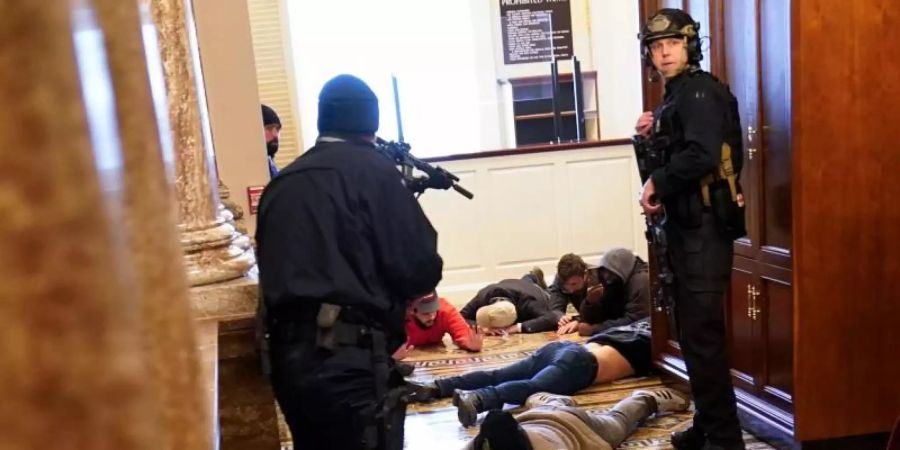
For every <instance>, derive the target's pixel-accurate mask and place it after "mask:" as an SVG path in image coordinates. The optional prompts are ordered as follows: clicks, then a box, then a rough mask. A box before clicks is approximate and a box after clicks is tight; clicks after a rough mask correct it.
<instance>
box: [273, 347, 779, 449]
mask: <svg viewBox="0 0 900 450" xmlns="http://www.w3.org/2000/svg"><path fill="white" fill-rule="evenodd" d="M557 339H568V340H577V339H578V338H577V336H575V335H568V336H563V337H557V335H556V334H555V333H543V334H530V335H513V336H506V337H488V338H486V339H485V348H484V350H482V352H481V353H468V352H465V351H462V350H459V349H457V348H456V347H455V346H454V345H453V344H452V343H450V342H445V344H444V345H440V344H439V345H435V346H431V347H426V348H417V349H415V350H414V352H413V353H412V355H411V356H410V357H409V358H408V359H407V360H406V362H409V363H412V364H414V365H415V366H416V370H415V372H414V373H413V376H412V377H411V378H412V379H415V380H417V381H427V380H431V379H434V378H440V377H445V376H451V375H458V374H462V373H466V372H469V371H473V370H484V369H490V368H495V367H500V366H504V365H507V364H509V363H511V362H514V361H517V360H519V359H522V358H524V357H526V356H528V355H530V354H531V353H533V352H534V350H535V349H537V348H539V347H540V346H541V345H543V344H545V343H547V342H550V341H554V340H557ZM447 341H449V339H448V340H447ZM661 385H662V382H661V381H660V379H659V378H658V377H645V378H630V379H626V380H620V381H617V382H614V383H610V384H605V385H597V386H592V387H590V388H589V389H586V390H584V391H582V392H580V393H579V394H578V395H576V396H575V399H576V401H577V402H578V406H579V407H580V408H583V409H586V410H599V411H602V410H605V409H607V408H609V407H611V406H612V405H613V404H615V403H616V402H618V401H619V400H621V399H622V398H625V397H627V396H628V395H631V391H633V390H635V389H640V388H648V387H655V386H661ZM507 407H508V408H512V406H509V405H508V406H507ZM691 414H692V413H691V412H686V413H680V414H672V415H668V416H663V417H658V418H657V417H652V418H650V419H648V420H647V421H646V422H645V423H643V424H642V425H641V426H640V428H638V430H637V431H636V432H635V433H634V434H632V435H631V436H630V437H629V438H628V440H626V441H625V442H623V443H622V445H620V446H619V447H618V448H620V449H669V448H672V447H671V444H670V443H669V434H670V433H671V432H673V431H678V430H682V429H685V428H687V427H688V426H690V421H691ZM483 417H484V415H482V416H481V417H479V420H481V419H483ZM285 428H286V427H282V429H283V430H284V429H285ZM477 432H478V428H477V427H472V428H469V429H465V428H463V427H462V425H460V424H459V421H458V420H457V418H456V408H454V407H453V405H451V404H450V400H449V399H446V400H442V401H437V402H434V403H430V404H424V405H420V404H415V405H410V406H409V409H408V412H407V418H406V448H407V449H412V450H416V449H428V450H444V449H447V450H451V449H452V450H459V449H461V448H463V447H464V446H465V443H466V442H467V441H468V440H469V439H470V438H471V437H472V436H474V435H475V434H476V433H477ZM283 436H284V435H283ZM744 440H745V442H746V443H747V449H748V450H761V449H771V448H772V447H770V446H768V445H767V444H765V443H763V442H760V441H758V440H757V439H756V438H754V437H753V436H751V435H749V434H746V433H745V434H744ZM283 442H284V444H283V448H284V449H290V448H291V445H290V439H289V438H287V436H284V438H283Z"/></svg>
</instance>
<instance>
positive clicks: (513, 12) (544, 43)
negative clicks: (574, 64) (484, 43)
mask: <svg viewBox="0 0 900 450" xmlns="http://www.w3.org/2000/svg"><path fill="white" fill-rule="evenodd" d="M500 25H501V29H502V30H503V62H504V63H505V64H523V63H534V62H549V61H551V59H552V56H553V55H555V57H556V59H568V58H571V57H572V10H571V8H570V7H569V0H500Z"/></svg>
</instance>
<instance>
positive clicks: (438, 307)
mask: <svg viewBox="0 0 900 450" xmlns="http://www.w3.org/2000/svg"><path fill="white" fill-rule="evenodd" d="M447 333H449V334H450V337H451V338H453V342H454V343H455V344H456V345H457V346H458V347H459V348H461V349H463V350H468V351H470V352H477V351H481V346H482V345H483V344H484V334H482V333H481V332H480V331H479V330H478V328H477V327H473V326H470V325H469V324H468V323H467V322H466V320H465V319H463V317H462V316H461V315H460V314H459V311H457V310H456V307H454V306H453V305H451V304H450V302H448V301H447V300H446V299H444V298H443V297H438V295H437V292H432V293H431V294H428V295H425V296H423V297H419V298H417V299H415V300H413V301H412V302H410V305H409V307H408V308H407V311H406V344H405V345H401V346H400V348H399V349H397V351H396V352H395V353H394V359H395V360H397V361H400V360H403V359H404V358H406V357H407V356H408V355H409V352H410V351H412V350H413V349H414V348H415V347H419V346H422V345H428V344H437V343H439V342H441V341H442V340H443V338H444V334H447Z"/></svg>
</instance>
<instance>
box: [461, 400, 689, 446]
mask: <svg viewBox="0 0 900 450" xmlns="http://www.w3.org/2000/svg"><path fill="white" fill-rule="evenodd" d="M690 404H691V401H690V399H688V398H687V397H686V396H685V395H684V394H682V393H680V392H678V391H676V390H674V389H669V388H658V389H652V390H639V391H634V392H633V393H632V394H631V396H629V397H626V398H624V399H622V400H621V401H620V402H619V403H616V404H615V405H614V406H613V407H612V408H611V409H610V410H608V411H605V412H594V411H583V410H580V409H578V408H576V407H575V405H576V403H575V400H574V399H573V398H572V397H569V396H564V395H554V394H549V393H545V392H540V393H536V394H533V395H531V396H530V397H528V400H527V401H526V402H525V406H526V407H527V408H528V409H527V410H526V411H525V412H522V413H521V414H518V415H516V416H513V415H512V414H510V413H509V412H507V411H500V410H494V411H491V412H490V413H488V415H487V417H486V418H485V419H484V422H483V423H482V424H481V430H480V431H479V432H478V435H476V436H475V438H473V439H472V440H471V441H469V443H468V445H466V447H465V449H466V450H557V449H567V450H582V449H584V450H587V449H590V450H612V449H614V448H616V447H617V446H618V445H619V444H621V443H622V442H623V441H624V440H625V438H627V437H628V436H629V435H630V434H631V433H633V432H634V430H635V429H636V428H637V426H638V424H639V423H640V422H642V421H643V420H645V419H647V418H648V417H650V416H651V415H653V414H665V413H670V412H677V411H685V410H687V409H688V407H689V406H690Z"/></svg>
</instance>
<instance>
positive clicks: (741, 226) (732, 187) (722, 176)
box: [700, 143, 747, 240]
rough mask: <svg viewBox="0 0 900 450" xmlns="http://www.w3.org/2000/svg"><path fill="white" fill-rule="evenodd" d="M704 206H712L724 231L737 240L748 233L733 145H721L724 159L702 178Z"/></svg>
mask: <svg viewBox="0 0 900 450" xmlns="http://www.w3.org/2000/svg"><path fill="white" fill-rule="evenodd" d="M700 193H701V195H702V197H703V205H704V206H706V207H709V208H710V209H711V210H712V212H713V215H714V216H715V218H716V224H718V226H719V229H720V230H721V231H722V233H723V234H724V235H725V236H727V237H728V238H729V239H731V240H734V239H737V238H740V237H743V236H745V235H747V224H746V218H745V215H746V213H745V208H744V202H743V192H742V190H741V185H740V183H739V182H738V180H737V174H735V172H734V165H733V162H732V160H731V146H730V145H728V143H724V144H722V160H721V161H720V162H719V167H718V168H717V170H716V171H715V172H714V173H711V174H709V175H707V176H705V177H703V179H702V180H700Z"/></svg>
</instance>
